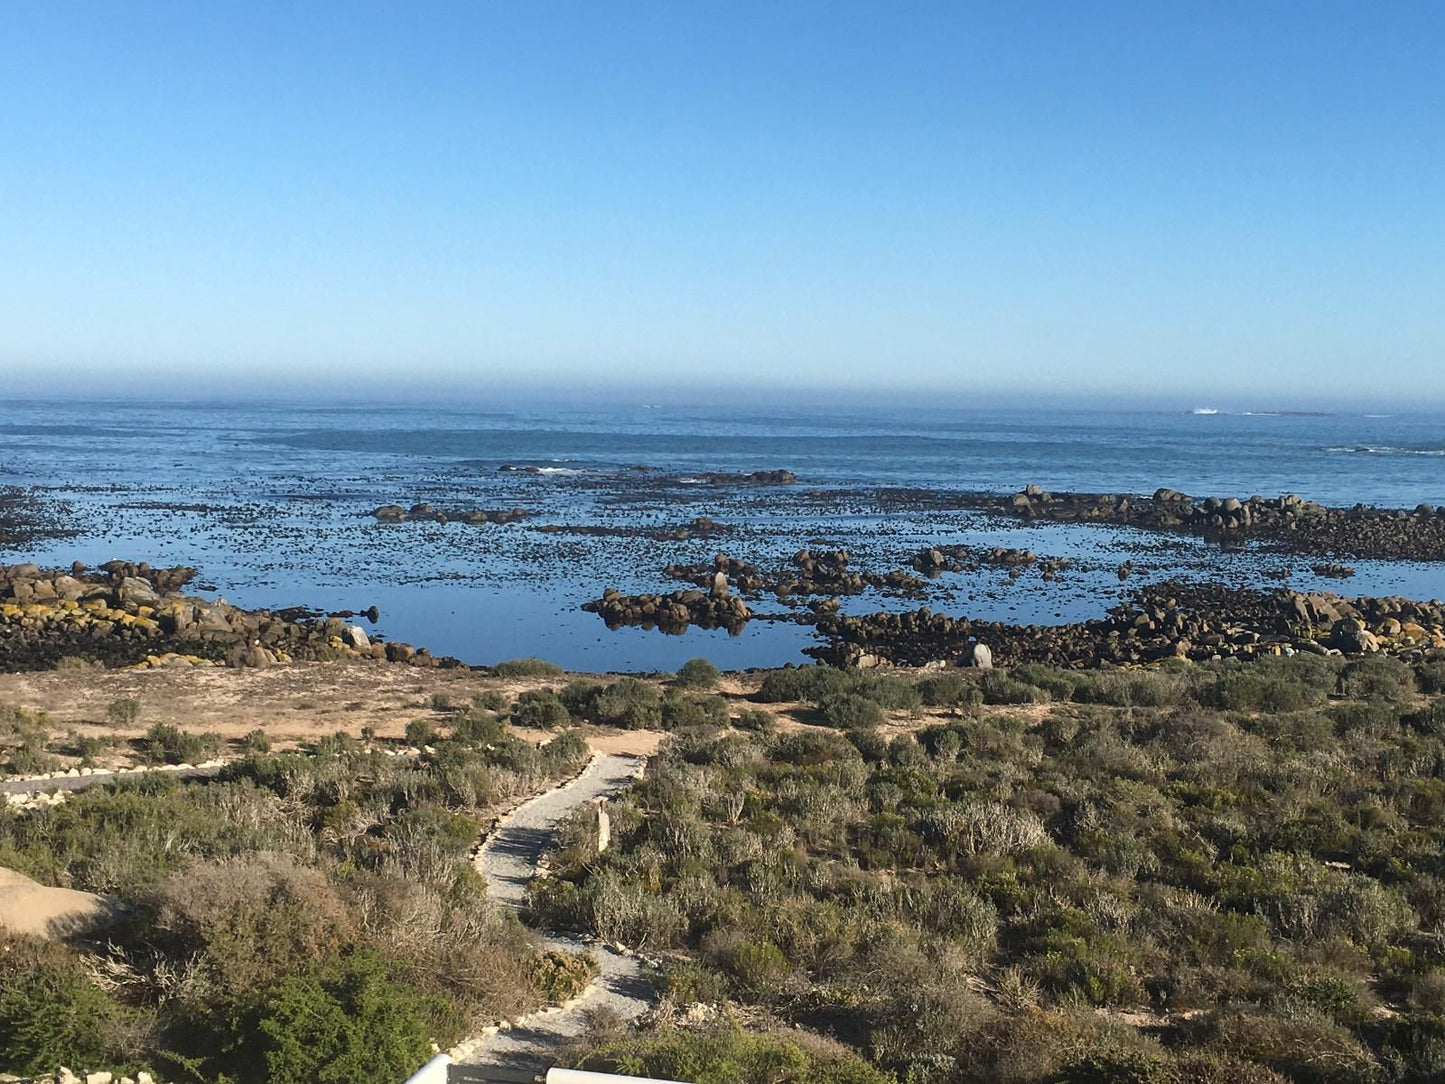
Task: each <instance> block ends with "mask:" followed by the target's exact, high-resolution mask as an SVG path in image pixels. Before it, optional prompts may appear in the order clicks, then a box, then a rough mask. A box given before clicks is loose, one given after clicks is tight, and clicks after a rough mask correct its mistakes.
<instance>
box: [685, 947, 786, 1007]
mask: <svg viewBox="0 0 1445 1084" xmlns="http://www.w3.org/2000/svg"><path fill="white" fill-rule="evenodd" d="M702 951H703V961H704V962H705V963H707V964H709V965H711V966H712V967H714V968H716V969H717V970H718V971H720V972H721V973H722V974H724V975H726V976H727V977H728V978H729V979H730V980H731V981H732V983H733V985H734V986H735V987H736V988H737V989H738V990H740V991H741V992H742V993H743V994H744V995H746V996H747V997H749V998H751V999H754V1000H756V999H759V998H764V997H767V996H769V995H771V994H772V993H774V992H775V991H776V990H777V989H778V988H779V986H781V985H782V982H783V980H784V979H785V978H786V977H787V975H788V972H789V971H790V970H791V967H790V965H789V963H788V958H787V957H786V956H784V955H783V951H782V949H780V948H778V946H777V945H775V944H773V943H772V942H771V941H750V940H748V939H747V938H746V937H744V936H743V935H741V934H739V933H738V932H736V931H734V930H718V931H715V932H714V933H713V934H712V935H711V936H709V938H708V939H707V940H706V941H705V942H704V943H703V949H702Z"/></svg>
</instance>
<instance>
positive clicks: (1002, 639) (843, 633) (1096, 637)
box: [809, 582, 1445, 669]
mask: <svg viewBox="0 0 1445 1084" xmlns="http://www.w3.org/2000/svg"><path fill="white" fill-rule="evenodd" d="M817 628H818V631H819V633H820V634H821V635H822V636H824V637H825V638H826V639H827V640H828V643H827V644H826V646H823V647H819V648H814V649H811V650H810V652H809V653H810V654H813V655H815V656H816V657H818V658H820V659H823V660H824V661H826V662H830V663H833V664H835V665H860V664H861V665H876V664H878V663H879V662H891V663H895V664H900V665H908V666H924V665H929V664H935V663H939V662H944V663H953V662H958V661H959V660H960V659H961V658H965V657H966V656H967V654H968V653H969V652H971V651H972V648H973V644H974V643H975V642H977V643H983V644H986V645H988V646H989V647H990V648H991V649H992V652H993V657H994V658H995V659H996V660H997V661H999V662H1001V663H1003V664H1004V665H1016V664H1019V663H1027V662H1038V663H1046V664H1049V665H1053V666H1060V667H1065V668H1072V669H1083V668H1090V667H1109V666H1127V665H1136V664H1140V663H1148V662H1154V661H1158V660H1160V659H1167V658H1182V659H1191V660H1195V661H1203V660H1207V659H1212V658H1227V657H1238V658H1253V657H1257V656H1259V655H1278V654H1291V653H1297V652H1311V653H1315V654H1320V653H1328V652H1340V653H1344V654H1350V655H1357V654H1364V653H1369V652H1374V651H1383V652H1388V653H1390V654H1393V655H1398V656H1401V657H1406V658H1410V657H1418V656H1420V655H1424V654H1429V653H1437V652H1438V653H1445V606H1442V605H1441V604H1440V603H1436V602H1416V601H1413V600H1410V599H1403V598H1356V599H1346V598H1342V597H1340V596H1338V595H1332V594H1301V593H1299V592H1294V591H1284V590H1277V591H1271V592H1260V591H1246V590H1240V589H1236V588H1231V587H1226V586H1224V585H1220V584H1188V583H1180V582H1174V583H1164V584H1159V585H1156V586H1151V587H1146V588H1144V589H1142V590H1141V591H1140V592H1139V593H1138V594H1137V595H1136V596H1135V597H1134V598H1133V599H1132V600H1130V601H1129V602H1127V603H1125V604H1123V605H1121V606H1118V607H1116V608H1115V609H1114V610H1111V611H1110V612H1109V614H1108V615H1107V616H1106V617H1104V618H1102V619H1100V620H1096V621H1086V622H1080V623H1076V624H1069V625H1009V624H1004V623H1002V622H985V621H971V620H970V619H968V618H966V617H951V616H949V615H946V614H936V613H934V612H933V611H932V610H930V609H929V608H927V607H924V608H921V609H918V610H914V611H911V612H908V613H876V614H867V615H861V616H843V615H832V616H827V617H820V618H819V620H818V622H817Z"/></svg>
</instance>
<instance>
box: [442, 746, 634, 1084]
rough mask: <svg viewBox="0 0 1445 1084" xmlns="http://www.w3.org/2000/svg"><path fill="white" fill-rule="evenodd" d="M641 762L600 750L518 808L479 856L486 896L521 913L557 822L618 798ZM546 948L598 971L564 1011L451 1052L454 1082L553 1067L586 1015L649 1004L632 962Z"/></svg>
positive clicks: (567, 945) (594, 950)
mask: <svg viewBox="0 0 1445 1084" xmlns="http://www.w3.org/2000/svg"><path fill="white" fill-rule="evenodd" d="M644 763H645V761H644V759H643V758H642V757H636V756H618V755H609V754H602V753H599V754H597V755H596V756H594V757H593V758H592V761H591V762H590V763H589V764H588V765H587V768H586V769H585V770H584V771H583V772H582V774H581V775H579V776H578V777H577V778H576V779H574V780H572V781H571V782H570V783H566V784H564V785H563V786H560V787H558V788H556V789H555V790H549V791H547V792H546V793H545V794H540V795H538V796H537V797H536V798H533V799H531V800H530V801H528V802H524V803H523V804H522V805H520V806H518V807H517V808H516V809H515V810H514V811H513V812H512V813H511V814H510V815H509V816H508V817H506V818H505V819H504V820H503V821H502V822H501V823H500V824H499V825H498V826H497V828H496V829H495V830H494V831H493V832H492V834H491V835H490V836H489V837H488V838H487V841H486V842H485V843H484V844H483V845H482V849H481V851H480V852H479V853H478V855H477V867H478V869H479V870H480V871H481V873H482V876H483V877H485V878H486V882H487V895H488V897H489V898H490V899H491V900H492V902H494V903H495V904H496V905H497V906H498V907H501V908H504V909H506V910H510V911H512V912H514V913H520V912H521V910H522V907H523V905H524V903H525V902H526V896H527V885H528V884H529V883H530V882H531V881H532V878H534V877H536V876H537V870H538V866H539V864H540V862H541V859H542V857H543V855H545V854H546V853H547V851H548V849H549V848H550V847H551V846H552V842H553V840H554V839H555V838H556V832H557V827H558V825H559V824H560V823H561V822H562V821H563V820H565V819H566V818H567V817H568V816H569V815H570V814H571V813H572V812H573V811H574V810H576V809H578V808H579V807H581V806H583V805H586V804H587V803H588V802H590V801H592V800H593V799H595V798H603V797H607V796H609V795H612V794H616V793H617V792H618V791H621V790H623V789H625V788H626V787H628V786H629V785H631V783H632V782H633V781H634V780H635V779H637V777H638V775H639V774H640V772H641V770H642V766H643V764H644ZM543 941H544V943H545V944H546V946H547V947H548V948H549V949H557V950H559V951H565V952H587V953H590V954H591V955H592V957H593V958H594V959H596V961H597V963H598V965H599V967H600V973H599V975H598V977H597V979H596V980H594V982H593V983H592V985H591V986H590V987H588V989H587V991H586V992H585V993H584V994H583V995H582V996H581V997H579V998H577V999H576V1000H575V1001H572V1002H569V1003H568V1004H567V1005H565V1006H562V1007H554V1008H550V1009H542V1010H540V1011H538V1012H535V1013H530V1014H528V1015H527V1016H523V1017H521V1018H520V1019H518V1020H516V1021H514V1022H513V1023H512V1024H511V1026H510V1027H508V1028H505V1029H503V1030H500V1031H497V1032H495V1033H493V1034H488V1035H485V1036H484V1037H482V1038H481V1039H480V1040H472V1041H469V1042H467V1043H464V1044H463V1045H462V1046H460V1047H458V1048H457V1049H455V1050H453V1051H452V1055H453V1057H454V1058H455V1059H456V1063H455V1064H454V1065H453V1066H452V1067H451V1070H450V1079H451V1080H452V1081H455V1082H461V1081H469V1080H487V1079H492V1080H496V1079H501V1078H505V1076H506V1075H508V1074H530V1073H531V1072H533V1071H536V1070H539V1069H541V1070H545V1069H546V1068H548V1067H549V1066H551V1065H553V1064H554V1063H555V1059H556V1055H557V1053H558V1052H559V1051H561V1050H563V1049H565V1048H566V1047H567V1046H568V1045H569V1044H570V1043H571V1042H572V1041H573V1040H575V1039H576V1038H577V1037H578V1036H580V1035H582V1034H583V1032H584V1031H585V1030H586V1022H587V1014H588V1013H589V1012H592V1011H594V1010H596V1009H599V1008H604V1007H605V1008H610V1009H611V1010H613V1011H614V1012H615V1013H617V1014H618V1016H620V1017H622V1018H623V1019H625V1020H631V1019H633V1018H634V1017H636V1016H637V1015H638V1014H640V1013H641V1012H643V1011H644V1010H645V1009H647V1008H648V1007H649V1006H650V1005H651V1003H652V988H651V986H650V985H649V984H648V982H647V980H646V978H645V977H644V976H643V974H642V966H641V964H640V963H639V961H638V960H637V959H635V958H634V957H631V956H624V955H622V954H621V953H619V952H615V951H613V950H612V949H610V948H608V947H607V946H605V945H600V944H596V943H592V942H588V941H584V940H582V939H581V938H576V937H569V936H563V935H557V934H547V933H544V934H543Z"/></svg>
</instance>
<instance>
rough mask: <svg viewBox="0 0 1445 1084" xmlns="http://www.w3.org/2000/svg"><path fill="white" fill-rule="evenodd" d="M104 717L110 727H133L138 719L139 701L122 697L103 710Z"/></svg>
mask: <svg viewBox="0 0 1445 1084" xmlns="http://www.w3.org/2000/svg"><path fill="white" fill-rule="evenodd" d="M105 717H106V719H108V720H109V721H110V724H111V725H112V726H120V727H131V726H135V724H136V720H137V719H139V718H140V701H139V700H132V699H129V698H124V697H123V698H120V699H117V700H112V701H111V702H110V704H109V706H107V707H106V709H105Z"/></svg>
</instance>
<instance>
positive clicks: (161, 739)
mask: <svg viewBox="0 0 1445 1084" xmlns="http://www.w3.org/2000/svg"><path fill="white" fill-rule="evenodd" d="M220 749H221V737H220V735H219V734H192V733H190V732H189V731H185V730H182V729H180V727H178V726H175V725H174V724H172V723H154V724H152V726H151V728H150V729H149V730H147V731H146V735H145V741H144V743H143V745H142V747H141V752H142V755H143V756H144V757H145V760H146V762H147V763H149V764H194V763H196V762H197V761H200V760H205V759H206V758H207V757H209V756H214V755H215V754H216V753H218V752H220Z"/></svg>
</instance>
